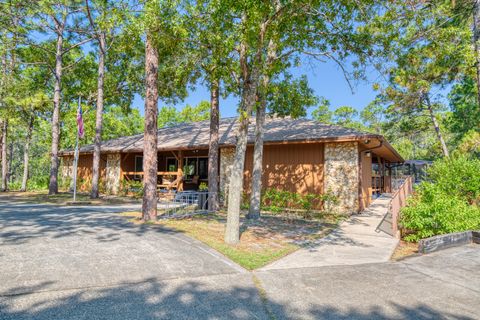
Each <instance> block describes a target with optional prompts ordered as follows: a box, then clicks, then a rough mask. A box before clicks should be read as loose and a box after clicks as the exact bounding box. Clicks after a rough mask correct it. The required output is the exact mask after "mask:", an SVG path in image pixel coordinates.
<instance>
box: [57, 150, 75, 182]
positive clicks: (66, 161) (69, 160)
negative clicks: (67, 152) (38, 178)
mask: <svg viewBox="0 0 480 320" xmlns="http://www.w3.org/2000/svg"><path fill="white" fill-rule="evenodd" d="M60 166H61V170H60V172H61V175H60V178H61V182H60V183H63V182H65V181H67V180H68V179H71V180H70V184H71V186H70V187H72V186H73V157H62V158H61V164H60Z"/></svg>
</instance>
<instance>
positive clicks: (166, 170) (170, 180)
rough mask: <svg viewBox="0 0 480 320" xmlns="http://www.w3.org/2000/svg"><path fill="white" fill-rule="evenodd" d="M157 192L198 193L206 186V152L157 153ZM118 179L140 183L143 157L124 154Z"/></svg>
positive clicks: (139, 153)
mask: <svg viewBox="0 0 480 320" xmlns="http://www.w3.org/2000/svg"><path fill="white" fill-rule="evenodd" d="M157 156H158V158H157V159H158V171H157V177H158V185H157V188H158V190H159V191H164V190H166V191H186V190H198V189H199V188H200V185H202V187H203V186H205V187H208V149H192V150H171V151H159V152H158V153H157ZM120 163H121V165H120V167H121V180H122V181H126V182H129V181H139V182H140V181H142V179H143V174H144V172H143V154H142V153H141V152H138V153H125V154H122V158H121V162H120Z"/></svg>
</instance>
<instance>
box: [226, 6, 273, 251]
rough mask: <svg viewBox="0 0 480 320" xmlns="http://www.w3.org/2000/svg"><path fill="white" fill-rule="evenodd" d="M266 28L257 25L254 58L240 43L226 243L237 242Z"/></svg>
mask: <svg viewBox="0 0 480 320" xmlns="http://www.w3.org/2000/svg"><path fill="white" fill-rule="evenodd" d="M246 19H247V16H246V15H243V16H242V20H243V21H246ZM265 31H266V24H265V23H263V24H262V25H261V26H260V33H259V37H258V38H259V39H258V40H259V41H258V44H257V45H258V47H257V48H256V53H255V57H254V59H253V61H251V62H250V65H249V62H248V59H247V45H246V43H241V45H240V58H239V61H240V67H241V69H242V72H241V73H242V80H243V90H242V101H241V108H240V110H239V111H240V116H239V123H238V131H237V143H236V148H235V156H234V159H233V165H232V170H231V174H230V182H229V186H228V210H227V225H226V227H225V242H226V243H227V244H238V242H239V241H240V206H241V201H242V194H243V172H244V169H245V153H246V151H247V142H248V141H247V139H248V124H249V121H250V116H251V115H252V111H253V108H254V106H255V103H256V98H257V87H258V77H259V71H260V70H259V68H260V67H261V65H262V49H263V40H264V36H265Z"/></svg>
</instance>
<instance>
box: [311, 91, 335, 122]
mask: <svg viewBox="0 0 480 320" xmlns="http://www.w3.org/2000/svg"><path fill="white" fill-rule="evenodd" d="M312 118H313V119H315V120H317V121H318V122H323V123H331V122H332V112H331V111H330V101H328V100H327V99H325V98H323V97H322V98H321V99H320V104H319V105H318V107H317V108H316V109H315V110H313V111H312Z"/></svg>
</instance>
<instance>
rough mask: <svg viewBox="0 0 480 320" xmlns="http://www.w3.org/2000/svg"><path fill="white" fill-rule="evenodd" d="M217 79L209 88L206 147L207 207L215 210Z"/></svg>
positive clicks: (216, 192)
mask: <svg viewBox="0 0 480 320" xmlns="http://www.w3.org/2000/svg"><path fill="white" fill-rule="evenodd" d="M219 92H220V89H219V81H218V80H217V79H214V80H212V83H211V88H210V142H209V149H208V192H209V196H208V208H209V210H212V211H217V210H218V208H219V204H218V128H219V125H220V124H219V123H220V102H219Z"/></svg>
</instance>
